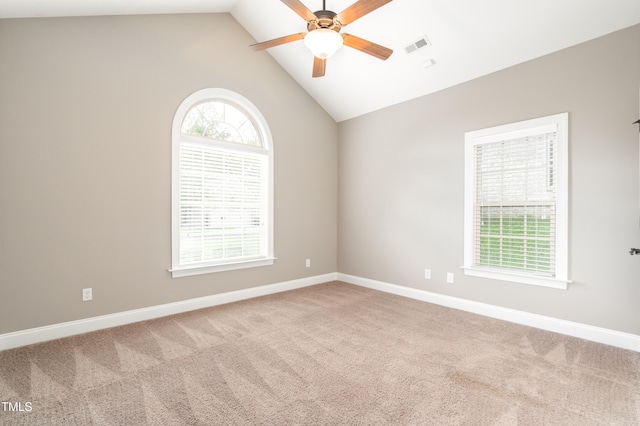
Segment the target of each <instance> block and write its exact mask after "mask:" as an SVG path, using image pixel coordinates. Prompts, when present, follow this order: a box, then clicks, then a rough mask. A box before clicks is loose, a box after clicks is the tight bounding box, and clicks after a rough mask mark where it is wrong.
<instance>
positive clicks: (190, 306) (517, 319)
mask: <svg viewBox="0 0 640 426" xmlns="http://www.w3.org/2000/svg"><path fill="white" fill-rule="evenodd" d="M335 280H339V281H344V282H346V283H349V284H354V285H358V286H361V287H366V288H370V289H373V290H379V291H383V292H386V293H391V294H396V295H398V296H404V297H409V298H411V299H416V300H421V301H423V302H429V303H433V304H436V305H441V306H446V307H449V308H454V309H459V310H462V311H467V312H472V313H475V314H479V315H484V316H487V317H491V318H497V319H501V320H505V321H509V322H513V323H516V324H522V325H527V326H530V327H535V328H539V329H542V330H547V331H553V332H556V333H561V334H565V335H568V336H573V337H579V338H581V339H585V340H590V341H593V342H598V343H604V344H607V345H610V346H616V347H619V348H623V349H629V350H632V351H636V352H640V336H638V335H635V334H630V333H622V332H620V331H615V330H609V329H606V328H600V327H594V326H591V325H585V324H580V323H576V322H571V321H566V320H561V319H556V318H551V317H547V316H544V315H537V314H531V313H528V312H522V311H517V310H515V309H508V308H503V307H500V306H494V305H489V304H486V303H480V302H474V301H471V300H466V299H460V298H457V297H452V296H446V295H443V294H438V293H432V292H429V291H425V290H419V289H415V288H411V287H404V286H399V285H396V284H390V283H386V282H382V281H376V280H372V279H369V278H362V277H357V276H354V275H348V274H343V273H339V272H334V273H329V274H324V275H316V276H313V277H307V278H301V279H297V280H291V281H284V282H280V283H275V284H269V285H264V286H260V287H253V288H248V289H244V290H237V291H231V292H228V293H222V294H214V295H212V296H205V297H199V298H196V299H189V300H184V301H180V302H174V303H168V304H164V305H158V306H151V307H148V308H141V309H134V310H131V311H125V312H118V313H115V314H109V315H102V316H98V317H92V318H86V319H82V320H77V321H69V322H64V323H60V324H53V325H48V326H44V327H37V328H31V329H28V330H21V331H16V332H12V333H6V334H0V350H5V349H11V348H17V347H20V346H25V345H30V344H34V343H40V342H45V341H47V340H53V339H59V338H62V337H68V336H72V335H76V334H81V333H87V332H90V331H96V330H102V329H105V328H110V327H117V326H119V325H125V324H130V323H134V322H138V321H145V320H149V319H154V318H159V317H163V316H167V315H173V314H179V313H182V312H188V311H192V310H195V309H202V308H208V307H211V306H217V305H223V304H225V303H232V302H238V301H240V300H246V299H251V298H254V297H260V296H266V295H269V294H275V293H280V292H283V291H288V290H295V289H297V288H302V287H308V286H311V285H316V284H322V283H325V282H329V281H335Z"/></svg>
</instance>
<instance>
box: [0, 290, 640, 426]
mask: <svg viewBox="0 0 640 426" xmlns="http://www.w3.org/2000/svg"><path fill="white" fill-rule="evenodd" d="M639 368H640V354H638V353H635V352H631V351H626V350H622V349H617V348H613V347H609V346H605V345H600V344H596V343H591V342H587V341H583V340H580V339H576V338H571V337H567V336H562V335H558V334H554V333H549V332H545V331H540V330H537V329H533V328H528V327H524V326H518V325H514V324H510V323H506V322H502V321H499V320H494V319H490V318H485V317H481V316H477V315H473V314H469V313H465V312H460V311H456V310H452V309H447V308H443V307H440V306H436V305H431V304H427V303H423V302H418V301H415V300H411V299H406V298H402V297H398V296H393V295H389V294H385V293H380V292H376V291H373V290H368V289H364V288H360V287H356V286H352V285H348V284H344V283H337V282H336V283H328V284H322V285H318V286H313V287H308V288H304V289H300V290H295V291H290V292H287V293H281V294H276V295H272V296H266V297H262V298H258V299H253V300H248V301H244V302H238V303H233V304H229V305H224V306H219V307H214V308H209V309H203V310H199V311H194V312H190V313H185V314H180V315H176V316H172V317H167V318H162V319H158V320H153V321H146V322H142V323H137V324H132V325H127V326H122V327H117V328H112V329H109V330H103V331H98V332H94V333H89V334H85V335H80V336H75V337H70V338H66V339H61V340H56V341H51V342H47V343H42V344H38V345H32V346H28V347H23V348H18V349H13V350H8V351H4V352H0V400H1V401H3V402H11V404H12V405H11V407H13V408H16V407H17V404H16V403H18V402H19V403H21V405H20V407H22V409H23V410H24V411H22V412H13V411H8V410H7V408H9V406H8V405H7V404H4V409H3V405H0V424H3V425H48V424H51V425H90V424H95V425H144V424H149V425H182V424H184V425H287V424H298V425H338V424H348V425H387V424H389V425H448V424H468V425H514V424H522V425H580V426H584V425H638V424H640V385H639ZM27 403H29V404H27ZM26 408H30V410H26Z"/></svg>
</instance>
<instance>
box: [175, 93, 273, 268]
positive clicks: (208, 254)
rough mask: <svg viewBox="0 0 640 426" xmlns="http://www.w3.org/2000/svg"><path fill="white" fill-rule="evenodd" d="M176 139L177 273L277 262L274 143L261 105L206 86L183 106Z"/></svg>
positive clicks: (178, 117) (177, 116)
mask: <svg viewBox="0 0 640 426" xmlns="http://www.w3.org/2000/svg"><path fill="white" fill-rule="evenodd" d="M173 138H174V141H173V197H172V203H173V210H172V211H173V213H172V215H173V217H172V229H173V231H172V234H173V238H172V245H173V256H172V257H173V261H172V263H173V265H172V274H173V276H174V277H177V276H185V275H194V274H201V273H209V272H217V271H224V270H230V269H239V268H246V267H255V266H265V265H270V264H272V263H273V260H274V258H273V236H272V229H273V226H272V223H273V222H272V211H273V208H272V206H273V203H272V199H273V197H272V150H271V139H270V134H269V132H268V128H267V127H266V123H265V122H264V118H262V116H261V115H260V113H259V112H258V110H257V109H255V107H254V106H253V105H252V104H251V103H250V102H249V101H248V100H246V99H245V98H243V97H241V96H240V95H238V94H236V93H233V92H230V91H226V90H223V89H205V90H203V91H200V92H196V93H195V94H194V95H192V96H190V97H189V98H187V99H186V100H185V101H184V102H183V104H182V105H181V107H180V108H179V109H178V112H177V113H176V117H175V119H174V134H173Z"/></svg>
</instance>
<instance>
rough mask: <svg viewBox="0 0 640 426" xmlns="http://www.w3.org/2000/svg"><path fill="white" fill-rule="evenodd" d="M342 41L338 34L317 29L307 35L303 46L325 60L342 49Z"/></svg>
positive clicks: (324, 29)
mask: <svg viewBox="0 0 640 426" xmlns="http://www.w3.org/2000/svg"><path fill="white" fill-rule="evenodd" d="M343 42H344V41H343V39H342V36H341V35H340V34H338V32H336V31H334V30H329V29H326V28H319V29H315V30H313V31H310V32H309V33H307V35H306V36H305V37H304V44H305V46H307V48H308V49H309V50H310V51H311V53H313V56H315V57H317V58H320V59H327V58H329V57H331V56H332V55H333V54H334V53H336V52H337V51H338V49H340V47H342V44H343Z"/></svg>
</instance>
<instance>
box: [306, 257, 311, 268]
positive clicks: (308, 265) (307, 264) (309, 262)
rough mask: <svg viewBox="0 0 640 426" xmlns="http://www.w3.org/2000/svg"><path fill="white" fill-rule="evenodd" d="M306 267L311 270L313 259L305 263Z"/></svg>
mask: <svg viewBox="0 0 640 426" xmlns="http://www.w3.org/2000/svg"><path fill="white" fill-rule="evenodd" d="M305 266H306V267H307V268H311V259H307V261H306V263H305Z"/></svg>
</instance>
